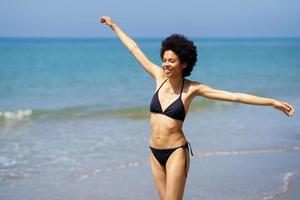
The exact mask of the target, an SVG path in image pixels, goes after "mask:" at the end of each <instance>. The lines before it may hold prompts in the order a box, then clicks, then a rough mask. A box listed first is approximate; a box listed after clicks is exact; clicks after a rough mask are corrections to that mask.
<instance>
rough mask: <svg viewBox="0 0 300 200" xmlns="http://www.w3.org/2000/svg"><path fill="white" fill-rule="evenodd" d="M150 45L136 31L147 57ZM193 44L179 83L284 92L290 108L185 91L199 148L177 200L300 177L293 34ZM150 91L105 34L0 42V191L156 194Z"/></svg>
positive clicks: (153, 51)
mask: <svg viewBox="0 0 300 200" xmlns="http://www.w3.org/2000/svg"><path fill="white" fill-rule="evenodd" d="M160 41H161V40H160V39H137V42H138V44H139V45H140V47H141V48H142V49H143V50H144V52H145V53H146V54H147V55H148V56H149V58H150V59H151V60H152V61H153V62H155V63H157V64H160V58H159V48H160ZM194 41H195V44H196V45H197V47H198V55H199V61H198V63H197V66H196V67H195V69H194V71H193V73H192V76H191V77H189V79H191V80H197V81H200V82H203V83H205V84H208V85H210V86H211V87H214V88H218V89H223V90H229V91H233V92H244V93H250V94H254V95H258V96H265V97H271V98H275V99H278V100H284V101H287V102H289V103H291V104H292V105H293V106H294V107H295V109H296V114H295V116H294V117H293V118H287V117H286V116H285V115H284V114H283V113H280V112H279V111H276V110H274V109H273V108H266V107H260V106H250V105H242V104H234V103H225V102H218V101H208V100H205V99H204V98H201V97H199V98H196V99H195V100H194V102H193V106H192V107H191V109H190V111H189V115H188V117H187V119H186V122H185V125H184V131H185V133H186V136H187V138H188V140H189V141H190V142H191V144H192V146H193V150H194V152H195V153H196V155H198V156H195V157H193V158H192V164H191V170H190V175H189V176H190V178H189V179H188V181H189V182H188V183H187V188H186V193H185V196H186V199H201V198H202V199H203V198H204V199H249V200H250V199H263V198H264V197H265V198H267V197H272V195H273V194H277V193H278V191H279V192H280V191H283V189H284V187H285V185H286V180H287V179H289V177H299V175H298V174H299V173H300V156H299V151H300V150H299V148H300V141H299V140H300V132H299V131H300V124H299V117H298V116H297V108H298V107H299V106H300V100H299V99H300V98H299V97H300V95H299V91H300V59H299V58H300V39H197V38H196V39H194ZM154 90H155V85H154V81H153V80H152V79H151V77H150V76H149V75H148V74H147V73H145V72H144V71H143V69H142V68H141V67H140V66H139V65H138V63H137V61H135V60H134V58H133V57H132V56H131V55H130V54H129V53H128V51H127V50H126V48H124V47H123V46H122V45H121V43H120V42H119V41H118V40H116V39H5V38H2V39H0V199H33V197H37V198H39V199H99V198H100V199H157V195H156V192H155V190H154V186H153V183H152V179H151V174H150V169H149V166H148V162H147V158H148V154H149V150H148V138H149V134H150V125H149V122H148V120H149V108H148V106H149V102H150V99H151V96H152V95H153V92H154ZM205 155H206V156H205ZM250 169H252V170H253V171H252V172H251V173H249V170H250ZM141 177H142V180H141ZM195 177H197V178H195ZM134 182H137V183H139V184H137V185H134V184H133V183H134ZM224 182H226V183H228V184H223V183H224ZM62 185H63V186H64V187H61V186H62ZM262 186H263V187H262ZM37 187H39V189H38V190H37V189H36V188H37ZM199 188H200V189H199ZM216 191H217V192H216ZM129 192H130V193H131V195H130V196H129V197H127V198H126V197H124V196H125V195H126V194H128V193H129ZM54 193H55V195H54V196H53V194H54ZM241 196H242V197H241ZM275 196H276V195H275ZM272 198H273V197H272Z"/></svg>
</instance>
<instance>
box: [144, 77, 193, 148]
mask: <svg viewBox="0 0 300 200" xmlns="http://www.w3.org/2000/svg"><path fill="white" fill-rule="evenodd" d="M183 80H184V81H183V84H182V87H181V88H180V90H177V92H176V93H174V92H171V90H170V87H168V86H167V84H165V82H166V79H165V80H162V81H158V82H157V85H158V87H157V90H156V92H155V93H154V96H153V98H152V102H151V105H150V110H151V119H150V124H151V137H150V141H149V144H150V146H152V147H156V148H172V147H177V146H180V145H182V144H185V142H186V138H185V136H184V133H183V131H182V126H183V120H184V117H185V116H186V114H187V111H188V109H189V105H190V103H191V100H192V98H193V97H192V90H191V87H190V85H191V81H189V80H187V79H183ZM155 95H157V96H155ZM154 106H156V107H157V108H156V107H154ZM158 107H159V108H158ZM182 112H184V113H182ZM183 114H184V116H182V115H183ZM176 118H177V119H176Z"/></svg>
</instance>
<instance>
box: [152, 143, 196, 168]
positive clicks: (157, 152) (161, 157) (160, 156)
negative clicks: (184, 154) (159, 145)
mask: <svg viewBox="0 0 300 200" xmlns="http://www.w3.org/2000/svg"><path fill="white" fill-rule="evenodd" d="M189 147H190V149H191V155H192V156H193V155H194V154H193V151H192V148H191V145H190V143H189V142H186V143H185V144H184V145H181V146H179V147H175V148H167V149H156V148H153V147H151V146H150V149H151V152H152V153H153V155H154V157H155V158H156V160H157V161H158V162H159V163H160V164H161V165H162V166H164V167H165V166H166V163H167V161H168V159H169V157H170V156H171V155H172V153H173V152H174V151H175V150H177V149H179V148H186V149H187V150H188V151H189ZM186 164H187V160H186V163H185V165H186Z"/></svg>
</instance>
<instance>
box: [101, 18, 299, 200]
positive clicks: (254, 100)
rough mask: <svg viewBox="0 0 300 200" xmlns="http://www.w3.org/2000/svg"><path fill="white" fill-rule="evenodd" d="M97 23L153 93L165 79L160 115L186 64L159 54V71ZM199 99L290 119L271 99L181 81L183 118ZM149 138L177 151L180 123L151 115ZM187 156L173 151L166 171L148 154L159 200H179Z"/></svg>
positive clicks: (289, 111) (127, 39)
mask: <svg viewBox="0 0 300 200" xmlns="http://www.w3.org/2000/svg"><path fill="white" fill-rule="evenodd" d="M99 22H100V23H104V24H106V25H108V26H109V27H110V28H111V29H112V30H113V31H114V32H115V34H116V35H117V36H118V38H119V39H120V40H121V42H122V43H123V44H124V45H125V47H127V48H128V50H129V51H130V52H131V54H132V55H133V56H134V57H135V58H136V59H137V61H138V62H139V63H140V64H141V66H142V67H143V68H144V69H145V71H146V72H148V73H149V74H150V75H151V76H152V77H153V79H154V80H155V82H156V89H158V87H159V86H160V85H161V84H162V82H163V81H165V80H166V79H168V80H167V81H166V82H165V84H164V87H162V88H161V89H160V90H159V94H158V96H159V101H160V104H161V107H162V110H163V111H164V110H165V109H166V108H167V107H168V106H169V105H170V104H171V103H172V102H174V101H175V100H176V99H177V98H178V97H179V95H180V90H181V85H182V81H183V77H182V71H183V69H184V68H185V67H186V63H182V62H181V61H180V59H179V57H178V56H177V55H176V54H175V53H174V52H173V51H171V50H167V51H165V52H164V54H163V59H162V67H160V66H157V65H156V64H154V63H152V62H151V61H150V60H149V59H148V58H147V56H146V55H145V54H144V53H143V52H142V51H141V49H140V48H139V47H138V45H137V44H136V43H135V42H134V41H133V40H132V39H131V38H130V37H129V36H128V35H127V34H126V33H125V32H124V31H122V30H121V29H120V27H119V26H118V25H117V24H116V23H115V22H114V21H113V20H112V19H111V18H110V17H107V16H103V17H101V18H100V19H99ZM197 96H202V97H205V98H207V99H212V100H219V101H228V102H236V103H243V104H252V105H261V106H272V107H273V108H275V109H277V110H280V111H282V112H284V113H285V114H286V115H287V116H290V117H291V116H293V114H294V108H293V107H292V106H291V105H289V104H288V103H287V102H281V101H277V100H275V99H270V98H264V97H258V96H254V95H250V94H245V93H233V92H228V91H224V90H218V89H214V88H211V87H209V86H207V85H205V84H203V83H200V82H196V81H190V80H188V79H185V83H184V88H183V92H182V97H181V98H182V102H183V104H184V108H185V112H186V114H187V112H188V110H189V106H190V104H191V102H192V100H193V99H194V98H195V97H197ZM150 124H151V137H150V140H149V144H150V145H151V146H152V147H155V148H158V149H165V148H172V147H178V146H180V145H182V144H185V143H186V138H185V136H184V133H183V131H182V125H183V122H182V121H179V120H176V119H173V118H170V117H168V116H166V115H162V114H160V113H151V118H150ZM189 159H190V158H189V153H188V151H187V150H186V149H184V148H179V149H177V150H176V151H175V152H174V153H173V154H172V155H171V156H170V158H169V159H168V161H167V164H166V167H163V166H161V165H160V164H159V162H158V161H157V160H156V159H155V157H154V156H153V154H152V153H150V163H151V169H152V175H153V180H154V183H155V186H156V189H157V191H158V194H159V197H160V199H161V200H180V199H182V198H183V193H184V187H185V182H186V174H185V173H186V166H185V163H186V161H187V163H188V166H187V170H188V168H189Z"/></svg>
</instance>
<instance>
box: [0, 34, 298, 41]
mask: <svg viewBox="0 0 300 200" xmlns="http://www.w3.org/2000/svg"><path fill="white" fill-rule="evenodd" d="M183 35H185V34H183ZM185 36H187V37H189V38H190V39H196V40H231V41H232V40H233V41H234V40H237V41H243V40H253V41H257V40H265V41H268V40H300V36H267V37H266V36H237V37H235V36H222V37H214V36H212V37H206V36H188V35H185ZM132 37H133V38H135V39H137V40H147V39H150V40H156V39H157V40H161V39H163V38H164V36H161V37H158V36H132ZM103 39H104V40H119V39H118V38H117V37H116V36H109V37H73V36H25V37H14V36H0V40H80V41H82V40H103Z"/></svg>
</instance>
